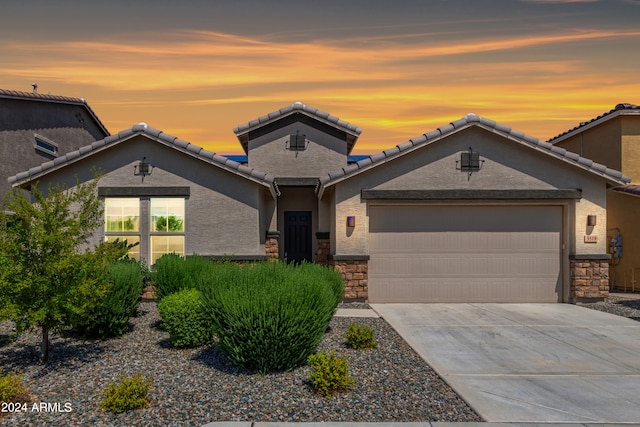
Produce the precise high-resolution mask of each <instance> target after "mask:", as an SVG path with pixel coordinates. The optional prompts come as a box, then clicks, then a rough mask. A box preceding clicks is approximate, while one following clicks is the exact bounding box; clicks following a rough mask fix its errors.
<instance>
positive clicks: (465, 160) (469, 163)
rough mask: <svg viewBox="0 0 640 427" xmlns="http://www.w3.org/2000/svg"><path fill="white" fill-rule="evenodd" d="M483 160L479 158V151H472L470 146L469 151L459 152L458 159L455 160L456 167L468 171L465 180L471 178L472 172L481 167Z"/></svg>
mask: <svg viewBox="0 0 640 427" xmlns="http://www.w3.org/2000/svg"><path fill="white" fill-rule="evenodd" d="M483 164H484V160H481V159H480V153H478V152H474V151H473V149H472V148H471V147H469V151H463V152H462V153H460V160H456V169H458V170H461V171H465V172H468V175H467V180H469V178H471V174H472V173H473V172H476V171H479V170H480V169H482V165H483Z"/></svg>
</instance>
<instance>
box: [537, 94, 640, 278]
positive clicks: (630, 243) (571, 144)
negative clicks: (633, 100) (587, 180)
mask: <svg viewBox="0 0 640 427" xmlns="http://www.w3.org/2000/svg"><path fill="white" fill-rule="evenodd" d="M548 142H550V143H551V144H553V145H555V146H556V147H562V148H565V149H567V150H570V151H573V152H576V153H579V154H580V155H583V156H585V157H588V158H590V159H593V160H594V161H597V162H598V163H602V164H604V165H606V166H607V167H609V168H612V169H615V170H619V171H621V172H622V173H623V174H625V175H627V176H630V177H631V181H630V183H629V184H627V185H623V186H617V187H613V188H611V189H609V190H608V192H607V234H606V240H607V242H608V245H609V247H608V253H609V254H610V255H611V257H612V259H611V262H610V270H609V274H610V278H609V280H610V285H611V287H616V288H621V289H627V290H631V289H632V290H640V237H639V236H640V222H639V221H638V218H640V107H638V106H637V105H633V104H618V105H616V106H615V107H614V108H613V109H611V110H610V111H607V112H605V113H603V114H601V115H600V116H598V117H596V118H593V119H591V120H589V121H586V122H583V123H580V124H579V125H578V126H576V127H575V128H573V129H570V130H568V131H566V132H564V133H562V134H560V135H558V136H556V137H554V138H552V139H550V140H549V141H548Z"/></svg>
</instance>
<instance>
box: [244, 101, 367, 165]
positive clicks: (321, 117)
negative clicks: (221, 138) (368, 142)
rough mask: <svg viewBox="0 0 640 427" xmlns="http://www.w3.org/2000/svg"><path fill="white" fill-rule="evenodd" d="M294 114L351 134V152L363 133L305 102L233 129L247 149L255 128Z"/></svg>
mask: <svg viewBox="0 0 640 427" xmlns="http://www.w3.org/2000/svg"><path fill="white" fill-rule="evenodd" d="M292 114H304V115H306V116H309V117H312V118H314V119H316V120H318V121H320V122H323V123H325V124H327V125H329V126H333V127H335V128H337V129H339V130H341V131H343V132H346V133H347V135H349V136H350V138H349V141H347V142H348V144H349V146H348V152H351V150H352V148H353V146H354V145H355V142H356V139H357V138H358V137H359V136H360V134H361V133H362V129H360V128H359V127H357V126H354V125H352V124H350V123H347V122H345V121H344V120H340V119H339V118H338V117H335V116H332V115H330V114H329V113H326V112H324V111H320V110H318V109H317V108H313V107H310V106H308V105H305V104H303V103H302V102H299V101H298V102H295V103H293V104H291V105H289V106H288V107H284V108H281V109H279V110H277V111H273V112H271V113H269V114H267V115H264V116H262V117H258V118H257V119H255V120H252V121H250V122H248V123H244V124H241V125H239V126H237V127H236V128H234V129H233V132H234V133H235V134H236V136H237V137H238V139H239V140H240V142H241V144H242V146H243V147H244V149H245V152H246V151H247V137H246V135H247V134H248V133H249V132H251V131H252V130H254V129H258V128H260V127H262V126H264V125H267V124H269V123H273V122H275V121H277V120H279V119H281V118H283V117H286V116H290V115H292Z"/></svg>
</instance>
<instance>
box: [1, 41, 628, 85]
mask: <svg viewBox="0 0 640 427" xmlns="http://www.w3.org/2000/svg"><path fill="white" fill-rule="evenodd" d="M164 37H165V39H163V40H162V42H161V43H156V42H154V41H153V40H152V39H148V40H143V41H140V42H139V43H137V44H134V45H132V44H129V43H124V42H122V43H117V42H104V41H97V42H90V41H80V42H65V43H52V44H46V43H45V44H41V43H39V44H27V43H15V44H10V43H8V42H4V43H3V45H4V46H3V49H5V50H6V49H8V50H12V51H14V52H15V51H20V52H22V55H21V57H22V58H25V57H32V58H34V60H33V61H32V60H29V59H23V60H22V61H21V62H13V63H12V64H8V63H5V65H4V66H0V75H1V74H11V75H17V76H23V77H25V78H29V79H34V78H45V79H51V80H55V81H61V82H75V83H78V84H83V85H97V86H100V87H104V88H108V89H111V90H119V91H123V90H135V91H144V90H158V89H163V90H177V89H187V88H197V87H200V88H202V87H224V86H233V85H239V84H276V83H285V82H287V83H295V82H349V81H358V82H365V81H392V80H403V79H406V78H412V77H413V76H416V75H421V74H424V73H425V69H424V67H425V65H429V66H431V65H430V64H427V63H426V62H425V61H429V60H432V59H434V58H438V57H441V58H445V57H451V56H455V55H465V54H478V53H483V52H498V51H510V50H518V49H526V48H531V47H536V46H543V45H558V44H566V43H573V42H585V41H594V40H604V39H612V38H629V37H640V31H628V30H626V31H625V30H621V31H615V30H611V31H602V30H599V31H586V30H585V31H571V32H566V33H559V34H548V35H532V36H526V35H524V36H520V37H509V38H491V39H473V40H460V41H457V42H449V43H443V42H441V43H431V42H430V41H429V39H428V36H424V37H423V38H424V39H425V40H424V41H423V42H420V43H418V42H416V43H409V44H407V43H405V44H402V45H398V44H396V43H394V42H393V40H386V39H379V38H377V37H376V38H374V39H372V42H371V43H370V44H369V45H368V47H367V48H362V47H359V48H357V49H356V48H350V47H349V46H350V43H349V40H343V41H340V42H339V43H330V42H326V41H325V42H323V43H318V42H316V43H284V42H270V41H264V40H260V39H250V38H246V37H238V36H234V35H229V34H221V33H212V32H187V33H184V32H183V33H178V34H176V35H175V37H169V39H170V40H169V41H167V40H166V35H164ZM24 52H31V53H32V55H25V54H24ZM48 64H50V65H48ZM494 66H495V65H494ZM500 66H502V67H504V66H505V64H500ZM563 66H566V64H564V65H563V64H560V67H563ZM511 67H516V68H517V67H520V68H522V67H526V68H531V69H538V70H540V68H545V67H547V68H548V69H547V71H553V70H551V69H550V67H549V65H548V64H544V63H539V64H535V63H519V64H514V65H511Z"/></svg>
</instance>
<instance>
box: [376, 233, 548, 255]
mask: <svg viewBox="0 0 640 427" xmlns="http://www.w3.org/2000/svg"><path fill="white" fill-rule="evenodd" d="M370 236H371V237H370V244H371V250H370V253H373V254H375V253H387V252H389V251H390V250H391V251H399V252H410V253H427V252H446V251H454V252H459V251H460V250H465V251H469V252H471V251H474V250H476V251H487V250H497V251H504V250H505V249H508V250H509V251H518V250H524V251H530V250H531V248H532V247H533V248H536V249H537V250H539V251H549V250H556V249H557V248H558V233H557V232H539V233H534V232H508V233H505V232H492V233H489V232H476V233H459V232H458V233H455V232H431V233H424V232H414V233H372V234H370Z"/></svg>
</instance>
